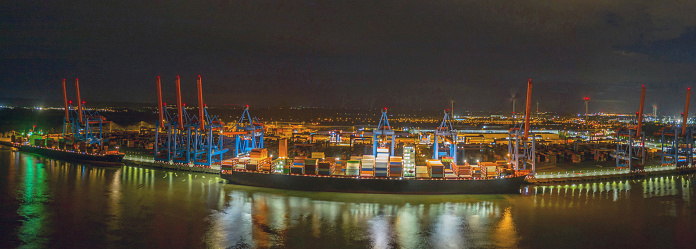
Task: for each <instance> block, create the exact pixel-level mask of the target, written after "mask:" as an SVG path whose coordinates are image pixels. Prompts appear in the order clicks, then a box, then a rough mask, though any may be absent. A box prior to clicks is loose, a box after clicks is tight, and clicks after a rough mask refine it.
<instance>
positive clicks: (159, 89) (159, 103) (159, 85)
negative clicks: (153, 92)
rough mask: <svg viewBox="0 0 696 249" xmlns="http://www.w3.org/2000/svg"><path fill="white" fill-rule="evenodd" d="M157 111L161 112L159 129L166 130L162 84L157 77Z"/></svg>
mask: <svg viewBox="0 0 696 249" xmlns="http://www.w3.org/2000/svg"><path fill="white" fill-rule="evenodd" d="M157 110H158V111H159V127H160V129H164V111H163V110H162V83H161V82H160V77H159V76H157Z"/></svg>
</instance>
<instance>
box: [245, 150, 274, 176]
mask: <svg viewBox="0 0 696 249" xmlns="http://www.w3.org/2000/svg"><path fill="white" fill-rule="evenodd" d="M247 170H259V171H265V172H269V171H271V158H270V157H268V151H267V150H266V149H252V150H251V152H249V164H247Z"/></svg>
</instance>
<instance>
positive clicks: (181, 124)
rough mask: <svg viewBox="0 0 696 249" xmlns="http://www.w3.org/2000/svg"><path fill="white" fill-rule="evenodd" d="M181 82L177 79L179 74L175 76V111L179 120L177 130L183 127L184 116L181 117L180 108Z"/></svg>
mask: <svg viewBox="0 0 696 249" xmlns="http://www.w3.org/2000/svg"><path fill="white" fill-rule="evenodd" d="M181 109H182V106H181V82H180V81H179V76H178V75H177V76H176V111H177V114H178V115H177V119H178V121H179V124H178V128H179V130H183V129H184V117H183V111H182V110H181Z"/></svg>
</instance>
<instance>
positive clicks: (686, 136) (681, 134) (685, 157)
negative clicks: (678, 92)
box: [660, 88, 696, 167]
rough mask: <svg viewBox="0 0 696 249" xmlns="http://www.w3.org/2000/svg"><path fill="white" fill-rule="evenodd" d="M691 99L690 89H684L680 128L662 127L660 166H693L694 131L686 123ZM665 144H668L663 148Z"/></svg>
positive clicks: (695, 133)
mask: <svg viewBox="0 0 696 249" xmlns="http://www.w3.org/2000/svg"><path fill="white" fill-rule="evenodd" d="M690 97H691V88H687V89H686V104H685V106H684V112H683V113H682V124H681V126H677V125H675V126H671V127H663V128H662V130H661V133H662V134H661V135H662V140H660V147H661V149H662V153H661V155H660V157H661V159H662V164H670V165H675V166H677V167H684V166H690V165H692V164H693V157H694V156H693V154H694V153H693V150H694V148H695V147H696V145H695V144H694V142H695V141H694V140H695V139H694V136H695V135H696V129H694V127H693V126H689V125H688V123H687V120H688V116H689V101H690ZM665 144H668V145H667V146H665Z"/></svg>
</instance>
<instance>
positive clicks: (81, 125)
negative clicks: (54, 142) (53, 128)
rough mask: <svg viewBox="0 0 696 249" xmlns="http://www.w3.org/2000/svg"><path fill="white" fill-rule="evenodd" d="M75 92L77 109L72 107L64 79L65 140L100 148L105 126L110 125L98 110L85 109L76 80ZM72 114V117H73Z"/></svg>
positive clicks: (76, 80) (78, 83)
mask: <svg viewBox="0 0 696 249" xmlns="http://www.w3.org/2000/svg"><path fill="white" fill-rule="evenodd" d="M75 91H76V94H77V108H74V107H72V100H68V96H67V91H66V87H65V79H63V107H64V108H65V117H63V138H64V139H67V140H73V142H84V143H86V144H87V145H92V144H96V145H98V146H99V147H100V149H101V146H102V145H103V143H104V139H103V134H102V131H103V129H104V125H106V124H108V123H110V121H107V120H106V118H105V117H104V116H102V115H100V114H99V112H98V111H96V110H89V109H87V108H85V101H83V100H82V99H81V96H80V82H79V79H75ZM71 113H72V115H71Z"/></svg>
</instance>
